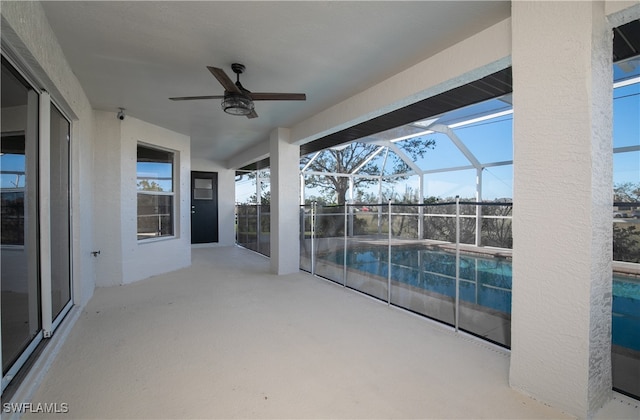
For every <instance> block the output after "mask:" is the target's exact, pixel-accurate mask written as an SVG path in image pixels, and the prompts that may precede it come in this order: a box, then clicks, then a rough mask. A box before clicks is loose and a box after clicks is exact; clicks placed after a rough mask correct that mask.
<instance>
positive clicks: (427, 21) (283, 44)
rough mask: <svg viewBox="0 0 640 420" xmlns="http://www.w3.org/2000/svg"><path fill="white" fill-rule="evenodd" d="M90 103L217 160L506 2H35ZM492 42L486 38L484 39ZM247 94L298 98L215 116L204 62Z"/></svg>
mask: <svg viewBox="0 0 640 420" xmlns="http://www.w3.org/2000/svg"><path fill="white" fill-rule="evenodd" d="M43 7H44V10H45V13H46V14H47V17H48V19H49V22H50V24H51V27H52V28H53V31H54V33H55V34H56V36H57V37H58V40H59V42H60V44H61V46H62V49H63V50H64V53H65V55H66V57H67V60H68V61H69V63H70V65H71V67H72V69H73V71H74V73H75V74H76V76H77V77H78V79H79V81H80V83H81V84H82V86H83V87H84V90H85V92H86V94H87V95H88V97H89V100H90V101H91V103H92V105H93V107H94V108H95V109H98V110H108V111H114V112H115V111H117V110H118V108H119V107H123V108H126V113H127V114H128V115H131V116H133V117H136V118H139V119H142V120H144V121H147V122H150V123H153V124H156V125H159V126H161V127H165V128H167V129H170V130H173V131H176V132H179V133H183V134H186V135H190V136H191V141H192V149H191V153H192V156H197V157H203V158H210V159H214V160H221V161H224V160H227V159H229V158H230V157H231V156H233V155H235V154H236V153H238V152H240V151H242V150H244V149H246V148H248V147H250V146H252V145H254V144H256V143H258V142H260V141H263V140H265V139H267V138H268V136H269V133H270V132H271V130H272V129H273V128H275V127H290V126H292V125H295V124H296V123H297V122H299V121H302V120H304V119H306V118H309V117H310V116H312V115H314V114H316V113H318V112H319V111H321V110H323V109H326V108H328V107H330V106H331V105H334V104H336V103H338V102H340V101H342V100H344V99H346V98H348V97H350V96H352V95H354V94H356V93H358V92H360V91H362V90H365V89H366V88H368V87H370V86H373V85H375V84H376V83H379V82H381V81H382V80H384V79H386V78H388V77H390V76H391V75H393V74H395V73H398V72H400V71H401V70H404V69H406V68H407V67H409V66H411V65H413V64H415V63H418V62H420V61H422V60H424V59H426V58H427V57H429V56H431V55H433V54H434V53H436V52H438V51H440V50H442V49H444V48H446V47H448V46H450V45H452V44H454V43H456V42H458V41H461V40H462V39H464V38H466V37H468V36H469V35H471V34H473V33H476V32H478V31H480V30H482V29H484V28H486V27H489V26H491V25H492V24H494V23H497V22H499V21H501V20H503V19H505V18H507V17H508V16H509V14H510V2H508V1H499V2H486V1H469V2H463V1H413V2H399V1H389V2H369V1H364V2H362V1H361V2H315V1H302V2H289V1H285V2H270V1H259V2H248V1H231V2H219V1H196V2H183V1H176V2H169V1H160V2H151V1H125V2H121V1H104V2H97V1H87V2H84V1H83V2H77V1H71V2H60V1H44V2H43ZM489 47H490V46H489ZM234 62H239V63H243V64H245V65H246V67H247V70H246V72H245V74H243V75H242V76H241V81H242V84H243V85H244V86H245V87H246V88H247V89H249V90H251V91H254V92H302V93H306V94H307V100H306V101H305V102H280V101H277V102H263V101H260V102H256V111H257V113H258V115H259V118H255V119H247V118H245V117H236V116H231V115H227V114H225V113H224V112H223V111H222V109H221V108H220V101H219V100H208V101H190V102H182V101H181V102H174V101H170V100H168V98H169V97H173V96H197V95H220V94H222V93H223V88H222V87H221V86H220V85H219V84H218V82H217V81H216V79H215V78H214V77H213V76H212V75H211V74H210V73H209V71H207V69H206V66H208V65H209V66H214V67H221V68H223V69H224V70H225V71H227V74H228V75H229V76H230V77H231V78H232V79H233V80H235V75H234V74H233V73H232V71H231V68H230V66H231V63H234Z"/></svg>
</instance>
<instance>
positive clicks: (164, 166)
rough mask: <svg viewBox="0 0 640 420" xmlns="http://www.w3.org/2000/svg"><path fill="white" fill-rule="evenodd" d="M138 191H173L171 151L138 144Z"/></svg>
mask: <svg viewBox="0 0 640 420" xmlns="http://www.w3.org/2000/svg"><path fill="white" fill-rule="evenodd" d="M136 169H137V174H138V175H137V187H138V191H165V192H171V191H173V153H171V152H168V151H164V150H157V149H152V148H150V147H145V146H141V145H138V163H137V168H136Z"/></svg>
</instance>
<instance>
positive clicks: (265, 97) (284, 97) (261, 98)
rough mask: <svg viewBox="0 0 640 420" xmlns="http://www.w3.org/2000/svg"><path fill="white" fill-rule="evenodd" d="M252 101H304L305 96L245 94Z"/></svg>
mask: <svg viewBox="0 0 640 420" xmlns="http://www.w3.org/2000/svg"><path fill="white" fill-rule="evenodd" d="M247 95H249V97H250V98H251V99H253V100H254V101H306V100H307V95H305V94H304V93H265V92H250V93H247Z"/></svg>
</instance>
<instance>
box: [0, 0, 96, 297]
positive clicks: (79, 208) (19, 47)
mask: <svg viewBox="0 0 640 420" xmlns="http://www.w3.org/2000/svg"><path fill="white" fill-rule="evenodd" d="M0 10H1V11H2V22H1V25H0V27H1V30H2V41H3V47H4V46H6V47H7V50H6V51H5V53H7V54H8V55H9V56H10V58H11V59H12V60H13V61H14V64H16V65H18V66H19V67H20V68H21V69H22V70H23V71H24V72H25V73H26V74H27V75H28V76H29V77H30V78H31V79H33V80H34V81H35V82H36V83H37V85H38V86H39V87H41V88H44V89H46V90H47V91H48V92H49V93H50V94H51V98H52V100H53V101H54V102H55V103H56V104H57V105H58V107H59V108H60V109H61V110H62V111H63V112H64V113H65V114H67V116H69V117H70V118H71V119H72V127H71V130H72V132H71V160H72V166H71V170H72V173H71V176H72V185H71V193H72V211H73V214H74V216H73V220H72V223H73V225H72V226H73V227H72V229H73V236H72V246H73V281H74V283H73V288H74V298H75V302H76V304H80V305H84V304H85V303H86V302H87V301H88V300H89V298H90V297H91V296H92V295H93V290H94V286H95V276H94V273H95V270H94V262H95V261H94V259H93V258H92V257H91V254H90V252H91V250H93V245H94V244H93V200H92V198H91V197H92V194H93V185H92V184H93V171H92V168H91V166H92V161H93V159H92V157H93V139H92V131H93V121H92V120H93V110H92V108H91V104H90V103H89V100H88V98H87V96H86V95H85V93H84V90H83V89H82V86H81V85H80V83H79V82H78V80H77V79H76V77H75V75H74V74H73V71H72V70H71V68H70V67H69V65H68V63H67V61H66V59H65V57H64V54H63V53H62V49H61V48H60V45H59V44H58V42H57V39H56V37H55V35H54V34H53V31H52V30H51V28H50V26H49V23H48V22H47V19H46V16H45V14H44V11H43V10H42V7H41V6H40V3H38V2H29V1H25V2H19V1H17V2H14V1H10V2H5V1H3V2H2V3H1V6H0Z"/></svg>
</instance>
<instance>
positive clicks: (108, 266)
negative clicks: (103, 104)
mask: <svg viewBox="0 0 640 420" xmlns="http://www.w3.org/2000/svg"><path fill="white" fill-rule="evenodd" d="M94 133H96V140H97V141H96V142H95V148H94V156H93V171H94V174H95V175H96V176H95V178H94V183H93V191H94V192H95V194H94V209H95V213H94V220H95V225H94V231H95V245H94V250H95V251H100V255H99V256H98V257H96V258H95V267H96V286H98V287H105V286H115V285H118V284H121V283H122V240H121V235H120V224H121V220H122V216H121V212H120V207H121V201H122V197H121V193H120V190H121V184H122V179H121V170H120V167H121V156H122V146H121V142H120V122H119V121H118V119H117V118H116V115H115V113H113V112H106V111H96V112H94Z"/></svg>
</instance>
